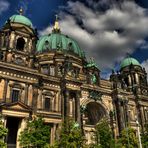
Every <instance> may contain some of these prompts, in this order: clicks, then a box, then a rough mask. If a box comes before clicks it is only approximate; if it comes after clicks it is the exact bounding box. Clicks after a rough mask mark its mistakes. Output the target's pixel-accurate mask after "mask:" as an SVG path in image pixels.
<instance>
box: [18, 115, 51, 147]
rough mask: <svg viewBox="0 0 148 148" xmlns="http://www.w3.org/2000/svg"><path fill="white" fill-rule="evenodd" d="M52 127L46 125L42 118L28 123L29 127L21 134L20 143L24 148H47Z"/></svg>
mask: <svg viewBox="0 0 148 148" xmlns="http://www.w3.org/2000/svg"><path fill="white" fill-rule="evenodd" d="M49 140H50V127H49V126H48V125H45V124H44V120H43V119H42V118H41V117H38V118H34V119H33V120H32V121H28V122H27V126H26V128H25V129H24V131H22V132H21V133H20V137H19V141H20V145H21V146H22V147H23V148H45V147H46V146H47V145H49Z"/></svg>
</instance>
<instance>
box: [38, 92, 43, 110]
mask: <svg viewBox="0 0 148 148" xmlns="http://www.w3.org/2000/svg"><path fill="white" fill-rule="evenodd" d="M42 104H43V103H42V89H40V90H39V95H38V101H37V108H38V109H43V105H42Z"/></svg>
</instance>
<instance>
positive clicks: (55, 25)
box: [52, 15, 61, 33]
mask: <svg viewBox="0 0 148 148" xmlns="http://www.w3.org/2000/svg"><path fill="white" fill-rule="evenodd" d="M55 17H56V19H55V23H54V26H53V30H52V32H55V33H60V32H61V31H60V27H59V21H58V15H55Z"/></svg>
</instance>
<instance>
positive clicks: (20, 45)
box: [16, 37, 25, 51]
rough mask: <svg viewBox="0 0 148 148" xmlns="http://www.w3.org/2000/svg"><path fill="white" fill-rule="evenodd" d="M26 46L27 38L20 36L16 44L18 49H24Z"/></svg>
mask: <svg viewBox="0 0 148 148" xmlns="http://www.w3.org/2000/svg"><path fill="white" fill-rule="evenodd" d="M24 46H25V40H24V39H23V38H22V37H20V38H18V39H17V44H16V49H17V50H20V51H23V50H24Z"/></svg>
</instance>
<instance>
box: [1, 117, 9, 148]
mask: <svg viewBox="0 0 148 148" xmlns="http://www.w3.org/2000/svg"><path fill="white" fill-rule="evenodd" d="M7 133H8V130H7V129H6V128H5V127H4V124H3V122H2V119H1V118H0V147H1V148H6V147H7V146H6V143H5V142H4V138H5V136H6V135H7Z"/></svg>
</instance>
